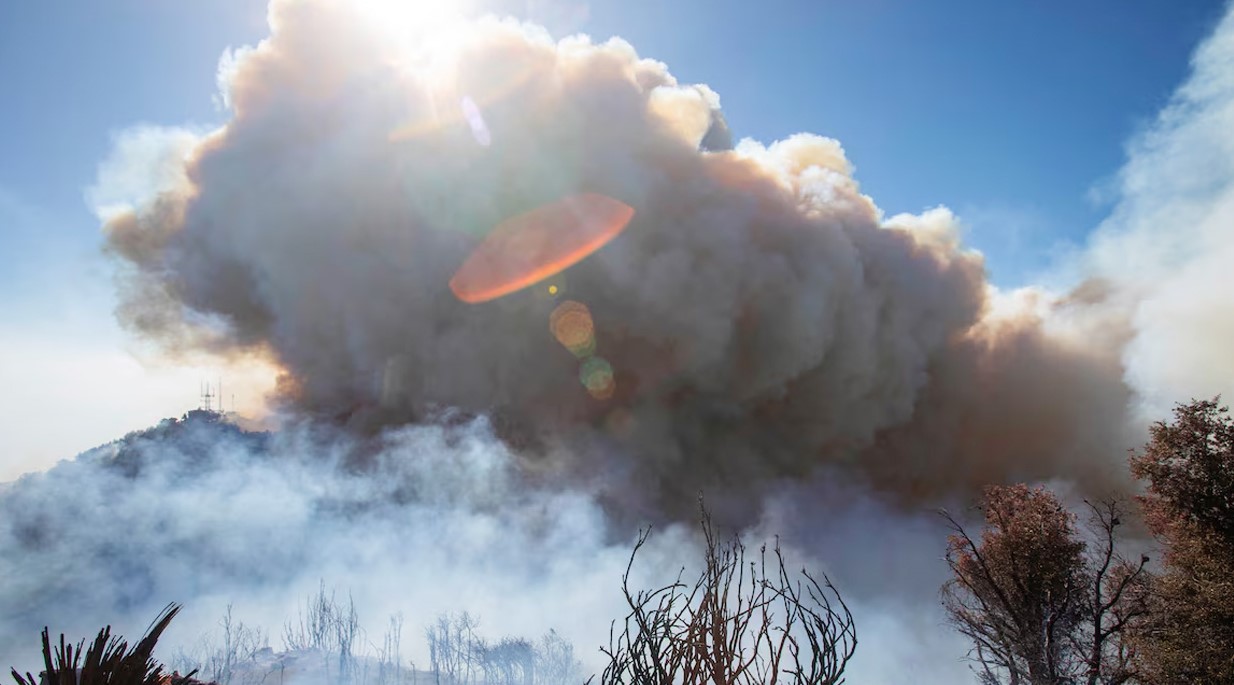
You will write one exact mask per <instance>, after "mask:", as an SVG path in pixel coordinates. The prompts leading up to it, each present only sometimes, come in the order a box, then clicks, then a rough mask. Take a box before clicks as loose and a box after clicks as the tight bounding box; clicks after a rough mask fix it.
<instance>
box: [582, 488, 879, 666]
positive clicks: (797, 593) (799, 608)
mask: <svg viewBox="0 0 1234 685" xmlns="http://www.w3.org/2000/svg"><path fill="white" fill-rule="evenodd" d="M700 509H701V511H702V513H701V525H702V530H703V535H704V539H705V542H706V550H705V552H706V553H705V556H704V562H705V567H704V570H703V572H702V573H701V575H700V576H699V578H698V580H697V581H695V582H694V583H693V584H692V585H687V584H686V583H684V582H683V581H682V576H683V575H684V569H683V571H682V573H680V574H679V575H678V577H677V580H676V581H675V582H673V583H671V584H669V585H666V586H663V587H660V588H658V589H654V590H639V591H632V590H631V589H630V569H631V568H632V567H633V565H634V559H635V557H636V556H637V555H638V551H639V550H640V549H641V548H642V547H643V545H644V544H645V543H646V542H647V539H648V535H649V532H646V531H645V532H644V533H643V534H641V535H640V536H639V539H638V541H637V542H636V543H635V546H634V550H633V552H632V553H631V554H630V561H629V564H628V565H627V567H626V572H625V574H624V575H623V576H622V591H623V593H624V596H625V599H626V603H627V604H628V606H629V607H630V613H629V614H628V615H627V616H626V618H625V623H624V626H623V629H622V631H621V632H620V633H617V632H616V623H614V626H613V632H612V634H611V636H610V641H609V647H608V648H605V649H603V650H602V651H603V652H604V654H605V655H606V656H608V657H609V664H608V666H607V667H606V668H605V669H604V672H603V673H602V674H601V683H605V684H608V683H614V684H616V683H622V684H627V683H628V684H631V685H633V684H637V685H676V684H689V685H694V684H696V683H715V684H717V685H746V684H749V685H754V684H756V683H757V684H759V685H763V684H766V685H774V684H775V683H780V682H788V683H803V684H804V683H809V684H811V685H838V684H839V683H843V682H844V680H843V673H844V668H845V666H847V664H848V661H849V659H850V658H852V655H853V652H854V651H855V650H856V646H857V633H856V628H855V626H854V623H853V617H852V614H851V613H850V612H849V610H848V606H847V605H846V604H845V603H844V600H843V599H842V598H841V597H840V594H839V592H837V591H836V589H835V587H834V586H833V585H832V584H831V582H830V580H828V579H827V577H826V576H823V577H822V582H821V583H820V582H819V581H818V580H817V579H816V578H815V577H814V576H813V575H812V574H810V573H809V572H808V571H806V570H804V569H803V570H802V571H801V576H800V577H799V578H796V579H794V578H793V577H792V575H791V574H790V573H789V572H788V570H787V569H786V567H785V565H784V556H783V554H782V552H781V550H780V547H779V544H778V542H777V544H776V546H775V547H773V548H772V550H771V554H770V556H769V555H768V550H767V547H766V546H765V545H764V546H763V547H762V548H760V550H759V554H758V557H757V558H755V559H753V560H751V561H749V562H747V560H746V555H745V546H744V545H743V544H742V543H741V541H740V539H738V538H737V537H734V538H732V539H731V540H729V541H726V542H721V541H720V540H719V538H718V537H717V535H716V532H715V528H714V527H713V525H712V522H711V517H710V515H709V514H708V513H707V511H706V509H705V508H703V507H702V506H701V504H700Z"/></svg>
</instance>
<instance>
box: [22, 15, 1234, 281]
mask: <svg viewBox="0 0 1234 685" xmlns="http://www.w3.org/2000/svg"><path fill="white" fill-rule="evenodd" d="M1223 5H1224V3H1223V2H1221V1H1219V0H1182V1H1178V2H1171V1H1167V0H1089V1H1086V2H1083V3H1061V2H1046V3H1041V2H988V1H987V0H941V1H938V2H929V3H925V2H919V1H917V0H865V1H862V2H855V1H853V0H819V1H815V2H784V1H771V2H763V3H737V2H727V1H721V2H701V1H691V2H678V3H665V2H654V1H648V0H632V1H629V2H608V1H597V2H592V3H590V4H588V5H579V4H569V3H554V4H548V3H543V2H536V3H528V2H506V3H505V4H504V7H505V8H507V9H510V10H513V11H515V12H516V13H518V14H521V15H523V16H530V17H532V18H533V19H539V20H542V21H544V22H545V23H547V24H548V25H549V27H550V28H551V29H553V30H554V31H555V32H564V31H570V30H581V31H584V32H587V33H590V34H592V35H593V36H595V37H597V38H600V37H607V36H610V35H619V36H622V37H624V38H626V39H627V40H629V41H630V42H632V43H633V44H634V45H635V47H636V48H637V49H638V50H639V51H640V53H642V54H644V55H645V56H649V57H653V58H656V59H659V60H662V61H664V62H666V63H667V64H668V65H669V67H670V68H671V69H672V70H673V72H674V73H675V74H676V75H677V76H678V78H679V79H681V80H683V81H687V82H703V83H707V84H709V85H710V86H711V87H712V88H714V89H715V90H716V91H717V92H719V93H720V96H721V98H722V102H723V106H724V109H725V111H726V113H727V116H728V118H729V122H730V124H731V125H732V126H733V128H734V130H735V132H736V133H737V135H738V136H751V137H754V138H756V139H759V140H763V141H770V140H774V139H776V138H781V137H784V136H786V135H789V134H791V133H794V132H798V131H811V132H816V133H821V134H824V135H828V136H832V137H835V138H838V139H839V140H840V141H841V142H842V143H843V144H844V146H845V148H846V149H847V151H848V153H849V156H850V159H851V160H852V161H853V162H854V163H855V164H856V167H857V176H858V178H859V180H860V181H861V182H862V184H863V187H864V188H865V190H866V191H867V192H868V193H870V194H871V195H872V196H873V197H874V198H875V200H876V201H877V202H878V203H879V204H880V206H882V207H883V208H884V209H885V210H887V211H888V212H889V213H896V212H900V211H913V212H916V211H920V210H921V209H923V208H926V207H931V206H935V205H938V204H945V205H947V206H949V207H951V208H952V209H954V210H956V211H957V212H959V213H960V214H961V216H962V217H964V218H965V219H966V223H967V224H968V226H969V230H970V233H969V239H970V242H971V243H972V244H974V245H975V246H977V247H979V248H981V249H982V250H983V251H985V252H986V253H987V255H988V256H989V258H990V262H991V263H990V267H991V271H992V276H993V279H994V280H995V282H997V283H1000V284H1004V285H1018V284H1021V283H1024V282H1026V281H1027V280H1029V279H1031V277H1032V276H1033V274H1034V273H1035V272H1036V271H1039V270H1041V269H1042V268H1044V267H1046V266H1047V265H1048V262H1049V258H1050V255H1051V252H1052V250H1054V249H1055V248H1056V247H1057V246H1058V244H1059V243H1060V242H1063V241H1071V242H1075V241H1079V240H1081V239H1082V238H1083V236H1084V235H1085V234H1086V233H1087V231H1089V230H1090V229H1091V228H1092V227H1093V226H1095V225H1096V224H1097V223H1098V222H1099V221H1100V219H1101V218H1102V216H1103V212H1104V211H1105V210H1106V208H1105V207H1103V206H1101V205H1100V203H1099V202H1095V201H1094V195H1099V193H1096V194H1095V193H1093V192H1091V191H1093V190H1094V189H1098V190H1099V189H1100V187H1101V184H1102V182H1103V180H1105V179H1107V178H1108V176H1109V175H1110V174H1111V173H1113V172H1114V171H1115V170H1116V169H1117V168H1118V167H1119V165H1120V163H1121V161H1122V159H1123V143H1124V141H1126V140H1127V139H1128V137H1129V136H1130V135H1131V134H1132V133H1134V132H1135V131H1136V130H1137V129H1138V128H1139V127H1141V126H1142V125H1143V124H1144V123H1145V122H1146V121H1147V120H1148V119H1150V118H1151V117H1152V116H1153V115H1154V114H1155V113H1156V112H1157V111H1158V109H1159V108H1160V107H1161V106H1162V104H1164V102H1165V100H1166V98H1167V97H1168V95H1169V93H1170V92H1171V91H1172V89H1173V88H1174V87H1175V86H1176V85H1177V84H1178V83H1179V82H1180V81H1181V80H1182V78H1183V76H1184V75H1185V73H1186V67H1187V60H1188V56H1189V54H1190V52H1191V50H1192V49H1193V48H1194V46H1195V44H1196V43H1197V42H1198V41H1199V40H1200V39H1201V38H1202V37H1203V36H1204V35H1205V33H1206V32H1207V31H1208V30H1209V29H1210V28H1211V25H1212V23H1213V22H1214V21H1215V20H1216V19H1217V18H1218V16H1219V14H1220V11H1221V8H1222V6H1223ZM264 32H265V8H264V4H263V3H262V2H259V1H255V0H211V1H209V2H206V1H204V0H185V1H183V2H165V1H162V0H117V1H115V2H109V3H96V2H88V1H86V0H48V1H45V2H37V3H24V2H17V3H5V4H4V5H3V7H0V78H2V79H3V82H4V83H5V84H6V90H7V91H8V93H9V96H8V97H7V98H6V100H7V101H8V106H6V107H4V108H3V109H2V110H0V150H3V154H0V198H4V201H3V202H0V207H7V206H9V205H17V206H18V207H22V208H25V209H26V210H28V212H27V213H38V214H40V215H41V216H42V218H41V219H40V221H39V222H35V223H37V224H38V225H37V226H34V225H30V222H18V223H22V224H23V225H19V226H17V227H14V226H13V223H14V221H13V217H12V216H9V215H11V214H12V213H13V211H12V209H11V208H10V209H8V210H6V216H5V219H4V227H3V233H2V234H0V250H3V252H5V253H10V254H14V255H22V254H28V253H29V252H30V251H31V250H34V251H36V252H39V251H45V250H47V249H48V248H49V246H50V245H51V244H53V242H56V241H61V240H63V241H67V243H68V244H70V245H73V246H77V247H86V248H89V247H91V246H92V245H93V244H94V243H95V242H96V241H97V231H96V230H95V229H96V227H95V225H94V222H93V220H92V217H91V215H90V214H89V212H88V209H87V207H86V205H85V203H84V201H83V199H82V191H83V188H84V187H85V186H87V185H89V184H90V183H91V182H92V180H93V177H94V174H95V169H96V166H97V165H98V163H99V162H100V161H101V160H102V159H103V158H104V157H105V156H106V155H107V153H108V150H109V148H110V146H111V142H110V137H111V136H112V135H113V134H114V133H116V132H118V131H120V130H122V129H124V128H126V127H129V126H132V125H134V124H138V123H143V122H145V123H154V124H165V125H178V124H185V123H197V124H209V123H211V122H216V121H219V120H220V118H221V117H222V113H220V112H219V111H218V110H217V108H216V107H215V104H214V101H213V94H214V83H215V71H216V67H217V63H218V58H219V55H220V53H221V52H222V51H223V49H224V48H226V47H227V46H229V45H235V46H238V45H243V44H248V43H252V42H254V41H255V40H256V39H258V38H260V37H261V36H262V35H263V34H264ZM57 244H58V243H57ZM11 276H12V274H10V278H9V279H5V281H6V283H7V284H11ZM9 294H10V293H9V292H8V291H7V288H6V291H5V292H3V293H0V298H4V299H5V300H7V299H8V296H9Z"/></svg>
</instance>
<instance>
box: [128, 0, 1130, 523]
mask: <svg viewBox="0 0 1234 685" xmlns="http://www.w3.org/2000/svg"><path fill="white" fill-rule="evenodd" d="M271 25H272V32H271V36H270V38H269V39H267V40H266V41H264V42H263V43H261V44H260V45H259V46H257V47H256V48H254V49H251V50H248V51H244V52H241V53H238V54H237V55H236V56H234V57H233V58H232V60H231V61H230V63H229V66H228V76H227V79H226V83H225V87H226V101H227V102H228V103H229V104H230V107H231V108H232V111H233V116H232V118H231V120H230V121H228V123H227V124H226V125H225V126H224V127H222V128H221V129H219V130H217V131H215V132H213V133H211V134H208V135H206V136H204V137H203V138H202V139H201V141H200V142H199V143H198V144H197V145H196V147H195V148H194V149H193V150H192V152H191V153H190V154H189V155H188V156H187V158H186V159H185V162H184V165H185V169H184V178H185V179H186V181H185V183H184V185H183V186H182V187H180V188H178V189H176V190H174V191H170V192H165V193H162V194H160V195H159V196H158V197H157V199H155V200H154V201H152V202H149V203H146V204H144V205H142V206H139V207H137V208H135V209H133V210H132V211H129V212H125V213H123V214H120V215H117V216H115V217H113V218H112V219H111V220H110V221H109V222H108V224H107V227H106V228H107V236H108V247H109V249H110V250H111V251H112V252H113V253H114V254H116V255H117V256H118V257H119V258H120V260H121V261H122V263H123V264H125V265H126V267H127V268H126V271H125V276H124V285H123V289H124V293H123V297H124V304H123V305H122V308H121V312H120V313H121V316H122V318H123V319H124V321H125V322H126V323H127V324H129V325H130V326H131V327H132V328H133V329H134V330H136V331H138V332H139V333H141V334H142V335H145V336H150V337H152V338H154V339H157V340H160V341H161V342H162V343H164V344H165V345H166V346H167V347H169V348H171V349H177V348H178V349H185V348H189V349H202V348H205V349H211V350H215V351H222V352H228V353H237V352H241V351H254V350H256V351H260V352H261V353H263V354H267V355H269V356H270V357H271V358H272V359H273V360H274V361H275V362H276V363H277V364H278V365H279V366H280V367H281V368H282V369H283V370H284V372H285V375H284V377H283V381H282V383H281V386H280V387H281V391H280V395H279V399H280V400H281V401H282V402H283V403H284V404H285V405H286V406H288V407H291V408H294V410H296V411H297V412H299V413H307V414H309V415H313V416H317V417H325V418H328V419H329V420H332V421H338V422H341V423H344V424H346V425H348V426H350V427H351V428H352V429H355V430H357V431H359V432H369V431H373V430H376V429H378V428H380V427H382V426H391V425H401V424H404V423H407V422H410V421H416V420H421V419H423V418H424V417H425V416H427V415H429V414H430V413H431V412H433V411H435V410H436V409H437V408H439V407H444V406H448V407H456V408H460V409H462V410H464V411H466V412H473V413H476V414H487V415H491V416H492V417H493V420H494V422H495V425H496V426H497V427H498V433H499V435H500V436H501V437H502V438H503V439H504V440H505V441H506V442H507V443H508V444H510V445H512V446H513V447H514V448H515V449H516V451H517V452H518V454H519V455H520V457H521V458H524V459H526V460H527V461H528V462H530V463H534V464H537V465H538V466H540V467H542V468H548V469H564V470H566V471H570V472H573V473H575V474H576V475H581V476H583V477H585V478H586V479H588V480H587V482H591V483H595V484H599V485H598V486H599V487H603V488H605V490H606V492H605V496H606V497H608V498H610V499H612V500H616V501H617V502H618V503H619V504H620V505H621V506H620V507H619V508H620V509H621V510H623V511H633V512H637V515H638V516H642V515H646V513H647V512H667V513H670V514H674V513H681V512H682V511H688V508H689V507H690V506H691V503H692V502H693V498H694V493H696V492H697V491H698V490H699V489H700V488H703V489H708V490H709V491H712V492H716V493H719V494H720V495H721V497H720V498H718V499H719V500H720V501H724V502H726V503H732V506H733V507H734V509H735V510H740V509H743V508H745V509H747V511H746V514H749V513H750V512H752V511H753V503H754V502H756V501H757V499H758V498H757V495H759V493H760V492H763V491H764V490H765V488H766V487H768V486H769V484H772V483H774V482H776V481H779V480H782V479H785V478H789V479H793V478H800V477H804V476H807V475H809V474H810V473H813V472H814V471H815V470H816V469H817V468H818V467H819V466H820V465H829V466H832V467H836V468H840V469H841V470H842V471H844V472H845V473H848V474H850V475H851V476H852V477H854V478H856V479H857V480H858V481H861V482H865V483H866V484H868V485H870V486H871V487H873V488H875V489H876V490H883V491H887V492H890V493H893V494H894V495H895V496H896V497H897V498H899V500H900V501H902V502H911V501H917V500H920V499H922V498H926V499H937V498H939V497H947V496H950V495H956V494H959V495H964V494H968V493H971V492H972V489H973V488H974V487H975V486H978V485H980V484H983V483H986V482H991V481H1000V480H1009V479H1042V478H1051V477H1062V478H1070V479H1076V480H1079V481H1080V482H1082V483H1084V484H1086V485H1087V486H1088V487H1091V488H1102V489H1104V488H1109V487H1116V486H1117V485H1118V483H1117V477H1116V476H1112V475H1110V474H1111V473H1117V472H1119V471H1120V470H1121V469H1120V465H1119V462H1120V461H1121V458H1122V450H1123V449H1124V448H1125V447H1126V439H1125V436H1123V435H1122V429H1123V424H1122V421H1121V417H1122V414H1123V412H1124V408H1125V406H1126V404H1127V402H1128V400H1129V397H1130V394H1129V391H1128V389H1127V388H1126V387H1125V385H1124V384H1123V381H1122V374H1123V372H1122V369H1121V367H1120V365H1119V362H1118V357H1117V350H1118V347H1119V346H1118V344H1114V345H1109V344H1100V345H1094V344H1093V343H1092V340H1091V339H1090V338H1087V337H1085V336H1081V335H1068V334H1066V332H1059V331H1055V330H1052V329H1051V328H1050V327H1048V326H1046V325H1045V324H1044V323H1043V320H1042V317H1043V316H1048V315H1049V313H1050V310H1052V309H1055V308H1057V307H1058V306H1060V305H1056V304H1054V303H1051V302H1048V301H1046V300H1045V299H1042V300H1041V301H1040V302H1038V303H1037V304H1036V305H1034V306H1032V307H1029V306H1022V305H1020V304H1016V303H1010V304H1009V303H1007V302H1002V300H1003V299H1007V300H1012V299H1015V298H1006V297H1003V296H999V295H996V294H995V293H993V291H992V290H991V289H990V287H989V286H988V285H987V283H986V281H985V277H984V270H983V263H982V260H981V257H980V255H978V254H976V253H973V252H971V251H967V250H965V249H964V248H963V247H962V246H961V245H960V244H959V242H958V237H957V230H956V221H955V219H954V217H952V216H951V214H950V213H948V212H947V211H946V210H942V209H939V210H934V211H930V212H927V213H925V214H923V215H921V216H899V217H893V218H891V219H889V220H884V219H883V217H882V215H881V212H880V211H879V209H878V208H877V207H876V206H875V204H874V202H873V201H872V200H871V199H870V198H868V197H866V196H864V195H862V194H861V193H860V191H859V188H858V186H857V183H856V182H855V181H854V180H853V178H852V175H851V166H850V164H849V162H848V160H847V159H846V158H845V156H844V152H843V150H842V149H841V147H840V145H839V143H837V142H836V141H834V140H830V139H826V138H822V137H818V136H814V135H807V134H802V135H797V136H793V137H791V138H789V139H787V140H783V141H779V142H776V143H774V144H771V145H769V146H764V145H761V144H758V143H756V142H753V141H749V140H744V141H741V142H739V143H738V144H737V145H736V146H735V148H732V149H729V148H730V145H729V143H730V142H731V134H730V133H729V130H728V125H727V124H726V123H725V122H724V119H723V117H722V116H721V115H720V111H719V102H718V97H717V96H716V95H715V94H714V93H713V92H712V91H710V90H709V89H707V88H706V87H704V86H692V85H685V84H679V83H677V81H676V80H675V79H674V78H673V77H672V76H671V74H669V72H668V71H667V69H666V67H665V66H664V65H663V64H660V63H657V62H654V61H651V60H647V59H640V58H639V57H638V56H637V54H636V53H635V52H634V50H633V49H632V48H631V47H630V46H629V45H627V44H625V43H623V42H621V41H619V40H613V41H609V42H607V43H604V44H593V43H592V42H590V41H589V40H587V39H584V38H571V39H566V40H564V41H561V42H558V43H554V42H553V41H551V40H550V39H549V38H548V37H547V36H545V35H543V34H542V33H541V32H539V31H538V30H537V29H535V28H534V27H530V26H524V25H517V24H514V23H508V22H499V21H494V20H485V21H481V22H479V23H478V24H476V25H475V26H471V27H469V29H468V30H467V31H466V32H465V33H463V34H461V35H458V36H457V38H456V40H455V41H454V42H449V44H448V45H444V46H443V45H438V46H437V48H438V49H437V50H436V51H435V52H433V53H432V54H431V55H426V54H425V53H419V52H416V51H414V50H409V49H408V47H407V44H406V43H399V42H394V41H390V40H387V39H386V37H385V36H384V34H381V33H380V32H376V33H375V32H374V31H373V30H372V29H373V27H372V26H371V25H370V24H368V23H366V22H365V20H364V19H363V18H362V17H360V15H358V14H356V13H354V12H351V11H349V9H348V7H347V5H346V4H344V3H335V2H327V1H325V0H318V1H304V2H275V3H274V4H273V6H272V9H271ZM413 44H414V43H413ZM464 99H468V101H469V102H472V103H475V104H476V105H477V109H478V110H479V111H480V113H481V116H482V117H483V124H484V127H485V131H486V134H487V135H486V136H485V137H484V138H485V139H484V140H483V141H478V140H477V138H476V137H475V135H474V131H473V129H474V127H475V122H474V121H469V120H468V118H467V117H465V116H464V112H463V108H462V106H461V104H460V103H462V102H463V100H464ZM481 142H483V143H490V144H487V145H486V144H481ZM581 192H598V193H603V194H606V195H609V196H611V197H614V198H617V199H619V200H621V201H622V202H625V203H627V204H629V205H630V206H632V207H634V209H635V211H636V214H635V217H634V220H633V222H632V223H631V225H630V226H629V228H628V229H627V230H626V231H625V233H624V234H623V235H621V236H620V237H618V238H617V239H616V240H615V241H613V242H612V243H611V244H609V245H608V246H606V247H605V248H603V249H602V250H600V251H599V252H598V253H596V254H595V255H593V256H592V257H590V258H589V259H587V260H585V261H583V262H582V263H580V264H579V265H577V266H575V267H573V268H571V269H570V270H569V271H568V272H566V273H564V274H562V276H561V277H560V278H558V279H557V281H556V282H557V283H560V284H561V285H560V288H561V297H567V296H568V297H569V298H570V299H574V300H577V301H580V302H582V303H584V304H585V305H587V307H588V308H589V309H590V311H591V313H592V316H593V319H594V322H595V326H596V338H597V345H598V351H599V354H601V355H602V356H603V357H604V358H605V359H607V360H608V361H609V362H610V363H611V364H612V366H613V368H614V371H615V379H616V391H615V394H614V396H613V397H612V398H611V399H609V400H606V401H597V400H595V399H593V398H591V397H590V396H589V395H588V394H587V392H586V389H585V388H583V387H582V386H581V385H580V384H579V382H578V380H577V373H578V371H577V366H578V364H577V360H575V359H574V357H573V356H572V355H571V354H570V353H569V351H568V350H566V349H564V348H563V347H562V346H561V345H559V344H558V343H557V342H556V341H555V340H554V339H553V337H552V334H551V333H550V332H549V330H548V321H549V313H550V311H551V310H552V308H553V306H554V305H555V304H556V301H557V300H559V299H560V298H557V300H555V299H554V298H553V297H549V296H548V295H547V294H546V293H545V292H542V291H535V292H532V291H525V292H522V293H517V294H515V295H511V296H508V297H506V298H502V299H500V300H497V301H495V302H492V303H487V304H484V305H468V304H464V303H461V302H459V301H457V300H456V299H454V297H453V296H452V295H451V293H450V291H449V289H448V287H447V282H448V281H449V279H450V276H451V274H452V272H453V270H454V269H455V268H456V267H457V266H458V265H459V264H460V263H461V262H462V261H463V260H464V259H465V258H466V256H467V254H468V252H469V250H470V249H471V248H473V247H474V246H475V245H476V244H477V243H478V242H479V240H480V239H481V238H482V237H483V235H484V234H485V233H487V232H488V231H489V230H491V229H492V227H493V226H495V225H496V224H497V223H499V222H500V221H501V220H502V219H504V218H507V217H509V216H512V215H515V214H517V213H519V212H522V211H526V210H528V209H531V208H534V207H536V206H539V205H541V204H544V203H546V202H551V201H555V200H557V199H560V198H561V197H563V196H567V195H571V194H575V193H581ZM1021 299H1023V298H1021ZM1102 342H1103V343H1105V342H1106V341H1102ZM633 483H638V484H639V487H637V488H635V487H632V486H631V484H633Z"/></svg>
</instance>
